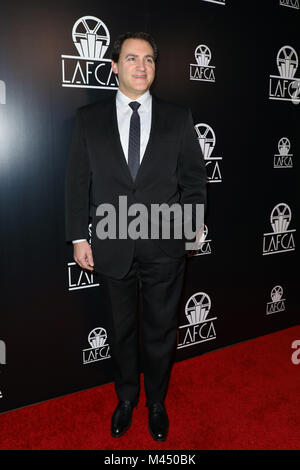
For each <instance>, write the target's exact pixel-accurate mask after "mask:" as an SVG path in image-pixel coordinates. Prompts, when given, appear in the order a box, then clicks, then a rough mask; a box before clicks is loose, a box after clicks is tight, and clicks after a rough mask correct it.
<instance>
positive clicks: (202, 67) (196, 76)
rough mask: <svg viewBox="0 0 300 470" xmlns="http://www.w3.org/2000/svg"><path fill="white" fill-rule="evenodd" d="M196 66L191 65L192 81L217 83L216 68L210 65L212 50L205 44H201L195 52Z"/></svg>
mask: <svg viewBox="0 0 300 470" xmlns="http://www.w3.org/2000/svg"><path fill="white" fill-rule="evenodd" d="M195 59H196V62H197V63H196V64H190V80H199V81H203V82H215V81H216V79H215V71H214V69H215V67H214V66H212V65H209V63H210V61H211V52H210V49H209V48H208V47H207V46H205V44H200V45H199V46H197V47H196V50H195Z"/></svg>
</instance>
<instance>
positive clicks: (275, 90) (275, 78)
mask: <svg viewBox="0 0 300 470" xmlns="http://www.w3.org/2000/svg"><path fill="white" fill-rule="evenodd" d="M277 67H278V71H279V74H280V75H270V82H269V98H270V100H284V101H292V102H293V103H294V104H298V103H299V102H300V100H299V95H300V80H299V79H297V78H295V73H296V71H297V68H298V56H297V53H296V51H295V49H293V48H292V47H291V46H283V47H282V48H281V49H280V50H279V52H278V54H277Z"/></svg>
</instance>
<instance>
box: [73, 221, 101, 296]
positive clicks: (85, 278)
mask: <svg viewBox="0 0 300 470" xmlns="http://www.w3.org/2000/svg"><path fill="white" fill-rule="evenodd" d="M88 230H89V244H91V241H92V224H89V227H88ZM68 283H69V286H68V288H69V290H78V289H86V288H87V287H98V286H99V282H97V280H95V279H94V275H93V273H91V272H87V271H85V270H84V269H82V268H81V267H80V266H79V265H78V264H77V263H75V262H74V261H71V262H70V263H68Z"/></svg>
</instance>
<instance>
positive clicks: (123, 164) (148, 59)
mask: <svg viewBox="0 0 300 470" xmlns="http://www.w3.org/2000/svg"><path fill="white" fill-rule="evenodd" d="M156 59H157V48H156V44H155V42H154V40H153V38H152V37H151V36H150V35H148V34H146V33H126V34H125V35H122V36H120V37H119V38H118V39H117V40H116V42H115V44H114V50H113V53H112V69H113V72H114V73H115V74H117V75H118V80H119V90H118V92H117V94H116V96H114V97H113V98H111V97H110V98H109V99H106V100H103V101H101V102H98V103H94V104H91V105H88V106H85V107H83V108H81V109H79V110H78V113H77V118H76V126H75V132H74V137H73V141H72V147H71V154H70V160H69V165H68V169H67V179H66V232H67V240H72V241H73V243H74V259H75V261H76V262H77V263H78V264H79V265H80V266H81V267H82V268H83V269H87V270H95V271H96V272H98V273H99V275H100V276H101V279H102V282H103V283H104V284H105V285H106V286H107V289H108V292H109V294H110V300H111V319H112V325H113V326H112V339H111V353H112V359H113V363H114V368H115V390H116V393H117V396H118V399H119V403H118V406H117V408H116V409H115V411H114V413H113V416H112V422H111V434H112V436H114V437H118V436H121V435H123V434H124V433H125V432H126V431H127V430H128V429H129V427H130V425H131V420H132V412H133V408H134V407H135V406H137V402H138V396H139V390H140V386H139V374H140V371H139V366H140V364H139V330H138V320H137V310H138V304H139V302H138V300H139V299H140V305H141V314H140V321H141V338H142V354H143V364H144V384H145V394H146V406H147V407H148V409H149V422H148V424H149V430H150V433H151V435H152V437H153V438H154V439H155V440H158V441H163V440H165V439H166V437H167V433H168V428H169V420H168V415H167V412H166V409H165V405H164V400H165V396H166V393H167V387H168V381H169V377H170V371H171V366H172V361H173V356H174V352H175V347H176V340H177V328H178V305H179V300H180V294H181V290H182V285H183V278H184V271H185V253H186V251H185V250H186V246H185V238H184V237H180V238H178V237H177V236H175V235H174V226H175V225H176V220H175V218H173V219H172V217H171V222H170V224H171V225H172V224H173V225H172V229H173V231H172V230H171V232H172V234H173V235H172V234H171V235H170V236H167V237H164V236H163V235H162V233H161V223H162V222H161V221H160V225H159V227H160V232H159V236H158V238H154V237H152V238H151V233H152V232H151V233H150V232H148V237H142V236H141V237H140V238H137V237H136V236H128V233H127V234H126V235H124V231H123V232H122V234H120V233H121V231H120V230H121V225H123V226H124V223H125V224H127V225H126V226H127V227H129V222H130V221H132V220H133V217H132V216H133V215H134V211H133V212H130V211H128V214H129V215H128V214H126V216H127V215H128V219H126V221H125V222H124V220H125V219H124V217H125V214H124V211H125V206H124V204H123V206H122V205H120V196H122V197H123V200H122V201H123V202H124V201H125V200H126V203H127V207H130V206H131V205H132V204H136V203H140V204H143V205H144V207H145V208H146V209H149V210H150V209H151V207H153V205H155V204H156V205H157V204H165V207H171V206H172V205H174V204H175V205H176V204H177V205H180V207H184V205H185V204H190V205H191V207H192V209H193V215H194V216H195V207H196V205H204V204H205V200H206V174H205V166H204V160H203V156H202V153H201V150H200V146H199V144H198V141H197V137H196V133H195V131H194V128H193V121H192V116H191V112H190V111H189V110H188V109H186V108H184V107H181V106H177V105H174V104H171V103H168V102H165V101H162V100H160V99H158V98H156V97H155V96H152V95H151V94H150V92H149V89H150V86H151V84H152V82H153V80H154V76H155V64H156ZM103 203H105V204H106V205H105V208H106V209H107V208H108V209H109V208H110V207H113V208H114V209H115V214H116V218H115V219H114V220H113V219H110V220H109V222H108V223H112V222H115V221H117V222H116V223H117V227H114V230H112V231H109V230H108V231H107V232H106V233H104V232H105V229H104V227H105V223H104V224H102V225H101V223H102V222H103V221H104V215H105V210H103V207H104V206H102V204H103ZM101 207H102V208H101ZM148 215H149V214H148ZM90 217H92V237H91V238H92V246H90V244H89V243H88V242H87V238H88V223H89V218H90ZM151 217H152V213H151V215H149V216H148V218H147V217H146V225H147V227H148V228H149V227H150V226H151V224H153V223H154V221H153V220H152V218H151ZM193 220H194V219H193ZM144 222H145V218H144ZM155 223H157V221H156V222H155ZM194 223H195V222H194ZM198 225H199V224H198ZM193 227H194V228H195V229H196V230H197V229H199V227H198V226H197V223H196V225H194V226H193ZM106 228H107V227H106ZM115 228H117V230H115ZM123 228H124V227H123ZM144 228H145V227H144ZM156 228H157V227H156ZM108 232H109V234H110V236H109V235H108ZM116 233H117V236H116ZM139 296H140V297H139Z"/></svg>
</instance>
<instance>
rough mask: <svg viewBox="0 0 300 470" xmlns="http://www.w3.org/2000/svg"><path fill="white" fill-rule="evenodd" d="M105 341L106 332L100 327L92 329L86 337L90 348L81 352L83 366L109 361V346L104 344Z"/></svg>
mask: <svg viewBox="0 0 300 470" xmlns="http://www.w3.org/2000/svg"><path fill="white" fill-rule="evenodd" d="M106 341H107V333H106V330H105V329H104V328H102V327H98V328H94V329H93V330H92V331H91V332H90V333H89V336H88V342H89V343H90V346H91V347H90V348H89V349H84V350H83V351H82V353H83V364H89V363H91V362H96V361H102V360H103V359H109V358H110V355H109V350H110V347H109V344H106Z"/></svg>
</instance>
